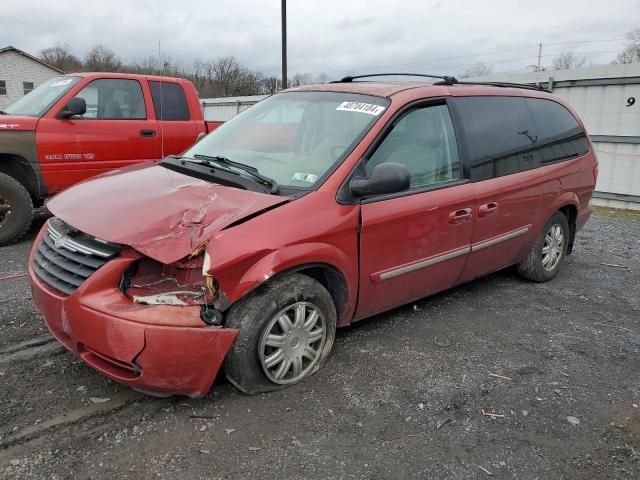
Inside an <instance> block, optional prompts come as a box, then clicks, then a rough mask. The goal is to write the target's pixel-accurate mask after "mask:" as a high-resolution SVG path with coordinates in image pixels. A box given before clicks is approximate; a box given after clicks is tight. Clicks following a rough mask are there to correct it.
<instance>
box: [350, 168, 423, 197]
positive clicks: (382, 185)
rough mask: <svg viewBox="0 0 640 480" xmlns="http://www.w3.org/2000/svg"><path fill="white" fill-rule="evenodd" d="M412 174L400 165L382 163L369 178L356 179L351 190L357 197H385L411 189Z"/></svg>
mask: <svg viewBox="0 0 640 480" xmlns="http://www.w3.org/2000/svg"><path fill="white" fill-rule="evenodd" d="M410 184H411V173H410V172H409V169H408V168H407V167H405V166H404V165H402V164H400V163H391V162H390V163H380V164H378V165H376V166H375V167H374V168H373V171H372V172H371V175H369V178H363V177H354V178H352V179H351V181H350V182H349V190H350V191H351V194H352V195H353V196H355V197H364V196H368V195H384V194H387V193H397V192H403V191H405V190H408V189H409V185H410Z"/></svg>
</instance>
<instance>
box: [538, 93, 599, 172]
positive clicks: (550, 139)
mask: <svg viewBox="0 0 640 480" xmlns="http://www.w3.org/2000/svg"><path fill="white" fill-rule="evenodd" d="M526 101H527V105H529V109H530V110H531V113H532V114H533V120H534V121H535V124H536V127H537V132H538V141H537V144H538V146H539V147H540V161H541V162H542V164H546V163H552V162H557V161H560V160H566V159H568V158H573V157H577V156H580V155H584V154H585V153H587V152H588V151H589V142H588V141H587V137H586V135H585V133H584V130H582V128H581V127H580V125H579V124H578V121H577V120H576V119H575V117H574V116H573V115H572V114H571V112H569V111H568V110H567V109H566V108H564V107H563V106H562V105H560V104H559V103H556V102H553V101H551V100H545V99H542V98H527V100H526Z"/></svg>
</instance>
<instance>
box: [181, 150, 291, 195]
mask: <svg viewBox="0 0 640 480" xmlns="http://www.w3.org/2000/svg"><path fill="white" fill-rule="evenodd" d="M186 158H188V157H186ZM193 158H194V159H196V160H202V161H203V162H205V163H206V164H207V165H211V162H216V163H221V164H222V165H228V166H230V167H235V168H237V169H239V170H242V171H243V172H246V173H248V174H249V175H251V176H252V177H254V178H257V179H258V180H260V181H261V182H262V183H266V184H267V185H269V186H270V187H271V190H270V193H272V194H276V193H278V191H279V190H280V185H278V182H277V181H275V180H274V179H273V178H269V177H267V176H265V175H262V174H261V173H260V172H259V171H258V169H257V168H256V167H252V166H251V165H245V164H244V163H239V162H234V161H233V160H229V159H228V158H227V157H219V156H214V155H202V154H199V153H197V154H195V155H194V156H193Z"/></svg>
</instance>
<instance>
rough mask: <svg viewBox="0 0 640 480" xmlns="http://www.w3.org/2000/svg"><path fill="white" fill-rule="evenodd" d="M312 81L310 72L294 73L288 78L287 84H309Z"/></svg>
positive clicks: (295, 85)
mask: <svg viewBox="0 0 640 480" xmlns="http://www.w3.org/2000/svg"><path fill="white" fill-rule="evenodd" d="M312 83H313V76H312V75H311V74H310V73H296V74H295V75H294V76H293V77H291V78H290V79H289V86H291V87H299V86H301V85H310V84H312Z"/></svg>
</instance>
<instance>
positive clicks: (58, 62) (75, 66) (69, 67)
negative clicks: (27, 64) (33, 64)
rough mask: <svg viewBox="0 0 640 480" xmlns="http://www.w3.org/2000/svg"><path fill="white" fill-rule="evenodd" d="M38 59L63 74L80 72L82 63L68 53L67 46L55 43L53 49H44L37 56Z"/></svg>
mask: <svg viewBox="0 0 640 480" xmlns="http://www.w3.org/2000/svg"><path fill="white" fill-rule="evenodd" d="M38 56H39V57H40V59H42V60H43V61H45V62H46V63H48V64H49V65H52V66H54V67H56V68H59V69H60V70H63V71H65V72H78V71H80V70H82V62H81V61H80V59H79V58H78V57H76V56H75V55H73V54H72V53H71V52H70V51H69V45H67V44H66V43H65V44H61V43H56V44H55V45H54V46H53V47H49V48H45V49H44V50H41V51H40V54H39V55H38Z"/></svg>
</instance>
